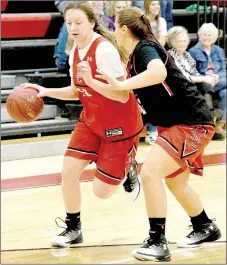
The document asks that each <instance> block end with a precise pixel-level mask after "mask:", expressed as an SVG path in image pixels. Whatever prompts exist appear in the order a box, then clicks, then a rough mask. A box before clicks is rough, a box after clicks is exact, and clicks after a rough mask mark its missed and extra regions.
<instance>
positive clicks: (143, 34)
mask: <svg viewBox="0 0 227 265" xmlns="http://www.w3.org/2000/svg"><path fill="white" fill-rule="evenodd" d="M117 23H118V25H119V27H120V28H122V27H123V26H124V25H125V26H127V28H128V29H129V30H130V32H131V34H132V35H133V36H134V37H135V38H137V39H139V40H142V39H150V40H152V41H153V42H156V43H158V44H159V42H158V41H157V39H156V38H155V36H154V34H153V33H152V29H151V24H150V20H149V18H148V17H147V16H146V15H145V14H144V13H143V11H142V10H141V9H139V8H137V7H128V8H125V9H123V10H122V11H120V12H119V14H118V16H117Z"/></svg>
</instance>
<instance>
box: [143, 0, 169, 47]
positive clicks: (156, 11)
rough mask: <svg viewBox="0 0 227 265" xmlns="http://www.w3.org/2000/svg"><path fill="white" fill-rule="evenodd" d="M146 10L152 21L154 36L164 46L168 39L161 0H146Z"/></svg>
mask: <svg viewBox="0 0 227 265" xmlns="http://www.w3.org/2000/svg"><path fill="white" fill-rule="evenodd" d="M144 10H145V12H146V15H147V16H148V17H149V19H150V21H151V28H152V32H153V34H154V36H155V37H156V38H157V40H158V41H159V43H160V44H161V45H162V46H163V47H164V46H165V44H166V40H167V24H166V20H165V19H164V18H163V17H161V15H160V14H161V8H160V2H159V1H153V0H149V1H144Z"/></svg>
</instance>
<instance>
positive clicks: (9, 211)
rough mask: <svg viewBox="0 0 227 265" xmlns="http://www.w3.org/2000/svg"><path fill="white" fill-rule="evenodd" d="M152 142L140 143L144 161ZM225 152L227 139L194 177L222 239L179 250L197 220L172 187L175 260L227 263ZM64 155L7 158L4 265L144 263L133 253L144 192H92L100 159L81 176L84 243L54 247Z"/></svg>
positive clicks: (143, 232)
mask: <svg viewBox="0 0 227 265" xmlns="http://www.w3.org/2000/svg"><path fill="white" fill-rule="evenodd" d="M150 148H152V146H151V147H150V146H147V145H145V144H141V145H140V148H139V151H138V154H137V160H138V161H139V162H140V163H142V162H143V160H144V158H145V157H146V155H147V153H148V151H149V149H150ZM225 156H226V149H225V142H212V143H211V144H210V146H209V147H208V148H207V150H206V161H207V164H209V166H208V165H207V166H206V167H205V172H204V177H203V178H201V177H198V176H194V175H192V176H191V180H190V181H191V185H192V187H193V188H194V189H195V190H196V191H197V192H198V193H199V194H200V195H201V198H202V200H203V204H204V207H205V209H206V211H207V213H208V215H209V217H210V218H216V220H217V221H216V223H217V224H218V226H219V227H220V229H221V231H222V237H221V239H220V240H219V241H218V242H214V243H209V244H204V245H203V247H202V248H200V249H178V248H177V247H176V244H175V243H176V241H177V240H179V239H181V238H182V237H184V236H186V234H187V233H188V232H189V230H188V226H189V225H190V222H189V218H188V216H187V215H186V213H185V212H184V211H183V209H182V208H181V207H180V206H179V204H178V203H177V202H176V200H175V199H174V198H173V196H172V195H171V194H170V193H169V192H168V191H167V196H168V218H167V239H168V240H169V241H170V250H171V252H172V261H171V262H168V263H170V264H171V263H172V264H179V263H180V264H215V263H216V264H226V165H225V161H224V160H225V158H224V157H225ZM62 158H63V157H62V156H58V157H46V158H37V159H27V160H18V161H9V162H3V163H2V171H1V177H2V180H1V188H2V200H1V214H2V239H1V244H2V247H1V249H2V253H1V264H48V263H52V264H58V263H59V264H88V263H93V264H141V263H142V262H141V261H137V260H135V259H134V258H133V257H132V256H131V255H130V252H131V250H132V249H134V248H137V247H138V246H140V245H141V244H142V242H143V240H144V239H145V238H146V237H147V235H148V229H149V228H148V221H147V217H146V211H145V204H144V198H143V193H142V192H141V194H140V196H139V198H138V200H137V201H135V202H130V201H128V199H127V198H126V197H125V194H124V192H123V189H122V188H121V189H120V190H119V192H118V193H117V194H115V195H114V196H113V197H111V198H109V199H107V200H100V199H98V198H96V197H95V196H94V195H93V194H92V181H91V179H92V177H91V175H92V173H93V172H94V169H93V167H94V166H93V165H90V166H89V169H88V170H86V171H85V174H84V177H83V178H82V180H83V181H82V182H81V189H82V211H81V213H82V226H83V234H84V243H82V244H79V245H77V246H75V245H74V246H72V247H71V248H65V249H55V248H51V246H50V239H51V237H52V236H54V235H56V234H58V233H60V232H61V231H62V229H61V228H59V227H57V226H56V225H55V222H54V220H55V218H56V217H58V216H59V217H61V218H62V219H64V218H65V211H64V206H63V202H62V198H61V193H60V186H59V185H58V184H59V176H60V174H59V172H60V171H61V165H62ZM212 164H215V165H212ZM86 175H87V176H88V177H87V178H86ZM45 178H46V179H48V181H46V182H45ZM31 180H32V181H31ZM85 180H86V181H85ZM144 263H146V262H144ZM148 263H149V264H151V263H152V262H148Z"/></svg>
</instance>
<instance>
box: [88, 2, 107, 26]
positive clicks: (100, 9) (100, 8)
mask: <svg viewBox="0 0 227 265" xmlns="http://www.w3.org/2000/svg"><path fill="white" fill-rule="evenodd" d="M90 3H91V5H92V7H93V9H94V10H95V13H96V15H97V16H98V18H99V20H100V22H101V24H102V25H103V26H105V27H108V22H109V21H108V18H107V16H106V15H105V13H104V7H105V1H90Z"/></svg>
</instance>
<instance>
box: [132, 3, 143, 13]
mask: <svg viewBox="0 0 227 265" xmlns="http://www.w3.org/2000/svg"><path fill="white" fill-rule="evenodd" d="M132 6H135V7H138V8H140V9H141V10H143V11H144V1H135V0H134V1H132Z"/></svg>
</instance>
